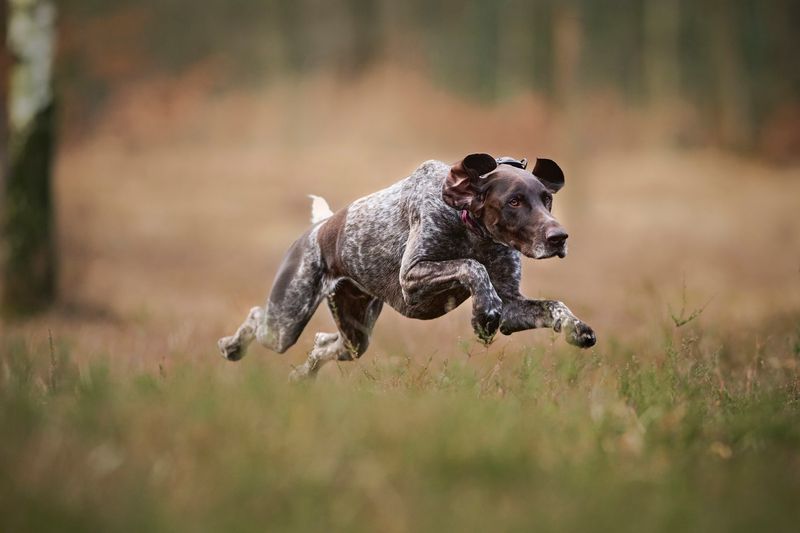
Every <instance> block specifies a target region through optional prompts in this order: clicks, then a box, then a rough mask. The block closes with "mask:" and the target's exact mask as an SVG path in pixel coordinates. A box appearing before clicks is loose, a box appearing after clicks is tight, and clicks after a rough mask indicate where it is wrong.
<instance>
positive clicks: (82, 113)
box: [3, 0, 800, 373]
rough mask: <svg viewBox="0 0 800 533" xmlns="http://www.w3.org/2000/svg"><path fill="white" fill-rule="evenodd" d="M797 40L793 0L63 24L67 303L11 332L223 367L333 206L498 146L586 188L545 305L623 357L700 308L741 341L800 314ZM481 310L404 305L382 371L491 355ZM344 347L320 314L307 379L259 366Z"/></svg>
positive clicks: (447, 2) (178, 4)
mask: <svg viewBox="0 0 800 533" xmlns="http://www.w3.org/2000/svg"><path fill="white" fill-rule="evenodd" d="M798 25H800V4H798V3H797V2H793V1H791V0H769V1H760V0H736V1H721V0H694V1H688V0H683V1H664V0H617V1H613V2H612V1H606V0H573V1H563V2H557V1H554V0H543V1H516V0H501V1H489V0H471V1H464V2H457V1H452V0H428V1H424V2H423V1H419V0H411V1H408V2H401V3H399V2H390V1H388V0H326V1H322V0H299V1H296V0H273V1H245V0H206V1H204V2H201V3H198V2H191V1H189V0H136V1H133V0H102V1H100V0H71V1H70V2H64V3H59V5H58V16H57V19H56V22H55V29H56V39H57V40H56V42H57V46H56V53H55V58H54V66H53V72H54V87H55V93H54V94H55V97H56V116H57V122H56V143H55V158H54V165H53V168H54V174H53V190H54V196H53V198H54V203H53V205H54V213H55V215H54V217H55V218H54V220H55V224H54V228H55V230H54V231H55V245H54V249H55V254H54V257H55V258H56V265H57V268H55V269H54V272H55V279H56V281H57V282H56V283H55V287H56V290H55V291H54V295H55V299H54V301H55V305H54V306H52V307H50V310H49V311H48V312H47V313H46V314H45V315H44V316H41V315H40V316H39V318H33V319H29V320H26V321H22V322H19V321H14V322H9V321H6V322H4V323H3V328H6V329H8V328H12V329H13V330H15V331H17V332H19V333H20V334H23V335H30V336H34V337H37V338H41V337H42V335H43V332H44V331H45V330H46V329H52V331H53V332H54V334H55V335H57V336H59V337H60V338H65V339H68V340H69V342H71V343H72V344H74V345H76V346H77V347H78V348H79V350H76V351H77V352H80V353H86V354H91V353H110V354H113V358H115V359H119V360H122V361H125V362H126V363H125V364H128V363H131V364H133V365H145V366H147V365H152V364H154V363H153V362H154V361H161V362H162V364H163V362H164V361H168V360H169V358H170V357H172V356H175V355H185V356H188V357H191V358H197V359H198V360H208V361H213V363H215V364H216V363H217V360H215V359H211V358H213V357H215V355H214V354H215V352H216V347H215V343H216V339H217V338H218V337H220V336H222V335H227V334H230V333H231V332H232V331H233V330H234V329H235V328H236V327H237V326H238V325H239V324H240V323H241V321H242V320H243V319H244V317H245V316H246V314H247V311H248V310H249V309H250V307H252V306H253V305H257V304H259V303H261V302H263V300H264V298H265V297H266V295H267V293H268V290H269V287H270V285H271V280H272V276H273V275H274V272H275V270H276V268H277V266H278V265H279V264H280V260H281V258H282V256H283V253H284V252H285V251H286V249H287V248H288V247H289V245H290V244H291V243H292V242H293V240H294V239H295V238H296V237H297V236H298V235H299V234H300V233H301V232H302V231H303V230H304V229H305V228H306V227H307V226H308V219H309V214H310V209H309V207H310V206H309V200H308V198H307V196H306V195H307V194H318V195H321V196H324V197H325V198H327V199H328V201H329V202H330V204H331V206H332V207H333V208H334V209H338V208H340V207H343V206H345V205H346V204H347V203H349V202H350V201H352V200H353V199H355V198H358V197H360V196H362V195H365V194H368V193H370V192H373V191H375V190H377V189H380V188H383V187H385V186H388V185H389V184H391V183H393V182H394V181H396V180H398V179H401V178H403V177H404V176H407V175H408V174H409V173H410V172H412V171H413V170H414V168H416V167H417V166H418V165H419V164H420V163H422V162H423V161H425V160H428V159H441V160H444V161H447V162H453V161H456V160H458V159H460V158H461V157H463V156H464V155H466V154H468V153H471V152H476V151H485V152H489V153H492V154H493V155H496V156H501V155H510V156H515V157H528V158H535V157H537V156H546V157H549V158H552V159H555V160H556V161H557V162H559V164H560V165H561V166H562V168H563V169H564V171H565V174H566V181H567V185H566V188H565V189H564V190H563V191H562V192H561V193H559V195H558V198H557V199H556V202H555V203H556V206H555V213H556V215H557V217H558V218H559V219H560V220H561V221H562V222H563V223H564V224H565V226H566V227H567V229H568V231H569V233H570V235H571V237H570V243H571V244H570V255H569V256H568V257H567V258H566V259H564V260H555V259H552V260H550V261H546V262H539V263H537V262H534V261H527V262H526V263H525V266H524V286H525V290H526V291H527V293H528V294H529V295H530V296H532V297H550V298H557V299H561V300H563V301H564V302H565V303H567V305H569V306H570V307H571V308H572V309H573V310H574V311H575V312H576V313H577V314H578V315H580V316H582V317H584V319H585V320H586V321H587V322H589V323H590V324H592V325H593V326H595V328H596V329H597V330H598V335H599V338H600V341H601V343H603V342H608V341H609V340H611V339H615V338H622V337H636V336H647V335H649V334H651V333H652V331H653V327H654V325H656V326H658V327H660V325H661V324H663V323H664V322H663V321H664V319H665V318H666V317H668V315H669V314H670V313H671V312H674V313H675V314H677V313H679V311H680V310H681V307H684V308H685V309H686V312H687V314H688V313H689V312H690V311H691V310H694V309H700V308H703V307H704V306H706V307H705V311H704V313H703V317H702V319H703V320H707V321H709V323H711V324H720V325H724V327H725V328H730V329H732V330H735V329H737V328H749V329H757V328H759V327H760V326H761V325H764V324H769V323H773V322H775V321H776V320H781V321H787V320H789V321H791V320H795V319H796V317H797V310H798V304H800V284H798V281H800V280H799V279H798V278H799V277H800V246H799V245H800V217H799V216H798V213H800V179H799V178H800V167H798V166H797V165H798V162H800V68H799V65H798V61H797V52H798V50H799V49H800V46H799V45H800V39H799V38H798V33H797V27H798ZM468 307H469V306H468V305H464V306H462V307H461V308H459V309H458V310H457V311H456V312H455V313H453V314H451V315H448V316H447V317H444V318H442V319H440V320H439V321H438V322H437V323H435V324H432V323H425V322H419V321H410V320H406V319H402V318H401V317H399V316H398V315H397V314H396V313H394V312H393V311H391V310H389V309H387V310H385V311H384V314H383V316H382V317H381V320H380V321H379V323H378V326H377V328H376V339H375V341H374V343H373V347H372V348H371V352H372V353H384V354H385V353H400V354H412V355H414V354H418V353H421V354H424V355H425V356H427V355H428V354H436V353H440V354H441V353H444V354H445V355H447V354H450V353H452V352H453V350H454V342H453V341H454V339H461V340H462V346H464V347H465V349H466V350H472V349H473V344H472V343H473V341H472V340H471V339H472V335H471V330H470V327H469V320H468V316H469V309H468ZM670 310H672V311H670ZM332 327H333V325H332V321H331V319H330V318H329V316H328V313H327V310H320V312H318V314H317V316H316V317H315V319H314V321H313V322H312V324H311V325H310V326H309V329H308V330H307V333H308V334H307V335H306V336H304V337H302V338H301V341H300V342H299V344H298V346H297V347H296V348H294V349H293V350H291V351H290V352H289V354H288V357H287V356H283V357H278V356H275V355H274V354H267V353H266V352H262V351H261V350H260V349H258V348H254V349H253V352H257V355H256V356H257V357H264V356H266V357H269V358H271V359H274V360H275V363H274V364H276V365H282V366H285V367H288V365H289V364H297V363H299V362H301V361H302V360H304V357H305V351H306V350H307V349H308V348H309V346H310V340H311V338H312V337H311V336H310V335H311V333H313V331H319V330H323V331H330V330H331V328H332ZM549 335H550V334H549V333H544V332H526V333H522V334H518V335H516V336H515V337H514V338H513V339H508V338H504V339H500V340H498V341H497V342H496V343H495V345H494V346H493V347H492V348H491V349H492V350H498V349H499V350H502V349H504V348H505V347H507V346H513V345H515V344H516V345H524V344H528V343H537V342H543V341H545V340H546V339H549V338H550V337H549ZM559 342H561V341H559ZM498 346H499V348H498ZM253 355H254V354H251V357H252V356H253ZM368 356H369V355H368ZM219 364H222V361H219ZM244 364H246V362H245V363H244ZM327 370H331V372H332V373H335V372H336V370H335V369H326V371H327ZM323 373H324V372H323Z"/></svg>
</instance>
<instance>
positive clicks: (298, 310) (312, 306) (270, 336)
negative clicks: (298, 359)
mask: <svg viewBox="0 0 800 533" xmlns="http://www.w3.org/2000/svg"><path fill="white" fill-rule="evenodd" d="M323 280H324V268H323V265H322V261H321V260H320V253H319V246H318V245H317V241H316V232H309V233H306V234H305V235H303V236H302V237H300V239H298V240H297V242H295V243H294V244H293V245H292V247H291V248H290V249H289V252H288V253H287V254H286V257H285V258H284V260H283V263H282V264H281V266H280V268H279V269H278V274H277V275H276V276H275V282H274V283H273V285H272V291H271V292H270V296H269V300H268V301H267V305H266V306H265V307H253V308H252V309H251V310H250V313H249V314H248V315H247V318H246V319H245V321H244V322H243V323H242V325H241V326H239V329H237V330H236V333H234V334H233V335H231V336H229V337H223V338H221V339H220V340H219V341H218V342H217V345H218V346H219V350H220V353H221V354H222V357H224V358H225V359H227V360H229V361H238V360H239V359H241V358H242V357H244V355H245V353H246V351H247V347H248V345H249V344H250V343H251V342H253V340H257V341H258V342H259V344H261V345H262V346H264V347H266V348H269V349H270V350H272V351H275V352H278V353H283V352H285V351H286V350H288V349H289V348H290V347H291V346H292V345H293V344H294V343H295V342H297V338H298V337H299V336H300V333H302V331H303V328H305V326H306V324H308V321H309V320H310V319H311V315H313V314H314V311H316V309H317V306H319V303H320V301H321V300H322V297H323V291H322V288H323Z"/></svg>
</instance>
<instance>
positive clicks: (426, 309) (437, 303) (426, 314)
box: [387, 287, 469, 320]
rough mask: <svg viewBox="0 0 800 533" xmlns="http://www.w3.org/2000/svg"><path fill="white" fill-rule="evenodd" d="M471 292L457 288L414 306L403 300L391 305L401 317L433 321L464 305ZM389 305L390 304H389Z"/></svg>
mask: <svg viewBox="0 0 800 533" xmlns="http://www.w3.org/2000/svg"><path fill="white" fill-rule="evenodd" d="M467 298H469V291H468V290H466V289H465V288H463V287H456V288H453V289H451V290H448V291H444V292H440V293H436V294H430V295H427V296H426V297H425V298H424V299H422V300H421V301H419V302H416V303H415V304H414V305H408V304H407V303H406V302H405V301H404V300H403V299H402V298H401V299H400V301H399V302H396V305H395V304H392V303H389V305H391V306H392V308H393V309H394V310H395V311H397V312H398V313H400V314H401V315H403V316H405V317H408V318H416V319H419V320H431V319H433V318H439V317H440V316H442V315H445V314H447V313H449V312H450V311H452V310H453V309H455V308H456V307H458V306H459V305H461V304H462V303H464V301H465V300H466V299H467ZM387 303H388V302H387Z"/></svg>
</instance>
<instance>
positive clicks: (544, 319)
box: [500, 299, 597, 348]
mask: <svg viewBox="0 0 800 533" xmlns="http://www.w3.org/2000/svg"><path fill="white" fill-rule="evenodd" d="M533 328H553V330H554V331H556V332H560V331H561V330H562V329H563V330H564V332H565V336H566V340H567V342H568V343H570V344H574V345H575V346H578V347H580V348H589V347H591V346H594V344H595V343H596V342H597V337H596V336H595V334H594V331H592V328H590V327H589V326H588V325H587V324H585V323H584V322H582V321H581V320H579V319H578V317H576V316H575V315H573V314H572V311H570V310H569V308H568V307H567V306H566V305H564V304H563V303H561V302H559V301H556V300H525V299H519V300H511V301H507V302H505V304H504V305H503V319H502V321H501V323H500V332H501V333H502V334H503V335H511V334H512V333H514V332H516V331H523V330H526V329H533Z"/></svg>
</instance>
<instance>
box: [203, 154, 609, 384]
mask: <svg viewBox="0 0 800 533" xmlns="http://www.w3.org/2000/svg"><path fill="white" fill-rule="evenodd" d="M526 167H527V162H526V160H524V159H523V160H516V159H512V158H508V157H504V158H498V159H496V158H494V157H492V156H491V155H489V154H484V153H476V154H470V155H468V156H466V157H465V158H464V159H462V160H461V161H459V162H457V163H455V164H454V165H448V164H446V163H443V162H441V161H433V160H432V161H427V162H425V163H423V164H422V165H421V166H420V167H419V168H417V170H415V171H414V172H413V173H412V174H411V175H410V176H408V177H407V178H405V179H403V180H401V181H399V182H396V183H395V184H394V185H391V186H390V187H388V188H386V189H383V190H380V191H378V192H376V193H373V194H370V195H369V196H365V197H363V198H361V199H359V200H356V201H354V202H353V203H351V204H350V205H348V206H347V207H344V208H343V209H341V210H339V211H337V212H336V213H333V212H331V210H330V208H329V207H328V205H327V203H326V202H325V201H324V200H323V199H321V198H319V197H312V199H313V202H312V226H311V228H310V229H309V230H308V231H306V232H305V233H304V234H303V235H302V236H301V237H300V238H299V239H298V240H297V241H295V243H294V244H293V245H292V246H291V248H290V249H289V251H288V252H287V254H286V256H285V258H284V259H283V263H282V264H281V265H280V268H279V269H278V272H277V274H276V277H275V281H274V283H273V286H272V291H271V292H270V295H269V299H268V301H267V303H266V306H265V307H254V308H252V309H251V310H250V313H249V315H248V316H247V319H246V320H245V321H244V323H243V324H242V325H241V326H240V327H239V329H238V330H237V331H236V333H235V334H233V335H231V336H229V337H223V338H222V339H220V340H219V342H218V345H219V349H220V352H221V353H222V356H223V357H224V358H225V359H227V360H229V361H238V360H239V359H241V358H242V357H244V355H245V351H246V350H247V346H248V345H249V344H250V343H251V342H252V341H253V340H257V341H258V343H259V344H261V345H262V346H265V347H266V348H269V349H271V350H273V351H275V352H277V353H283V352H285V351H286V350H287V349H289V348H290V347H291V346H292V345H293V344H295V342H296V341H297V339H298V337H299V336H300V333H301V332H302V331H303V329H304V328H305V326H306V324H307V323H308V321H309V319H310V318H311V316H312V315H313V314H314V311H315V310H316V309H317V306H318V305H319V304H320V302H321V301H322V299H323V298H327V300H328V307H329V308H330V311H331V314H332V315H333V318H334V321H335V322H336V327H337V329H338V331H337V332H336V333H317V334H316V337H315V339H314V346H313V348H312V349H311V351H310V352H309V355H308V359H307V360H306V362H305V363H304V364H303V365H301V366H299V367H297V368H295V369H294V370H293V372H292V374H291V375H290V379H292V380H294V381H297V380H301V379H304V378H309V377H314V376H316V374H317V372H318V371H319V369H320V368H321V367H322V366H323V365H324V364H325V363H327V362H329V361H334V360H338V361H351V360H354V359H356V358H358V357H360V356H361V355H362V354H364V352H365V351H366V350H367V347H368V346H369V340H370V336H371V334H372V329H373V326H374V325H375V321H376V320H377V319H378V316H379V315H380V313H381V309H382V307H383V305H384V303H386V304H388V305H390V306H391V307H392V308H394V309H395V310H396V311H398V312H399V313H400V314H402V315H404V316H406V317H409V318H417V319H421V320H429V319H433V318H437V317H440V316H442V315H444V314H446V313H448V312H450V311H452V310H453V309H454V308H456V307H458V306H459V305H460V304H461V303H463V302H464V301H465V300H466V299H467V298H469V297H472V321H471V322H472V328H473V330H474V332H475V334H476V335H477V338H478V339H479V340H480V341H481V342H483V343H487V344H488V343H490V342H491V341H492V340H493V338H494V336H495V334H496V333H497V332H498V331H499V332H500V333H502V334H504V335H510V334H512V333H514V332H517V331H522V330H526V329H533V328H552V329H553V330H554V331H556V332H560V331H562V330H563V331H564V332H565V336H566V340H567V342H569V343H571V344H573V345H576V346H578V347H581V348H588V347H590V346H593V345H594V344H595V342H596V337H595V333H594V331H593V330H592V328H590V327H589V326H588V325H587V324H585V323H584V322H582V321H581V320H579V319H578V318H577V317H576V316H575V315H574V314H573V313H572V312H571V311H570V310H569V308H567V306H566V305H564V304H563V303H561V302H559V301H555V300H531V299H527V298H525V297H524V296H523V295H522V294H521V293H520V291H519V284H520V276H521V264H520V263H521V261H520V257H521V256H525V257H530V258H533V259H546V258H549V257H555V256H558V257H565V256H566V255H567V237H568V235H567V232H566V231H565V229H564V228H563V227H562V226H561V225H560V224H559V223H558V222H557V221H556V219H555V218H554V217H553V215H552V213H551V211H552V205H553V195H554V194H556V193H557V192H558V191H559V190H560V189H561V188H562V187H563V186H564V173H563V172H562V170H561V168H560V167H559V166H558V165H557V164H556V163H555V162H554V161H552V160H550V159H544V158H539V159H537V160H536V163H535V165H534V167H533V170H532V171H528V170H526Z"/></svg>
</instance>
